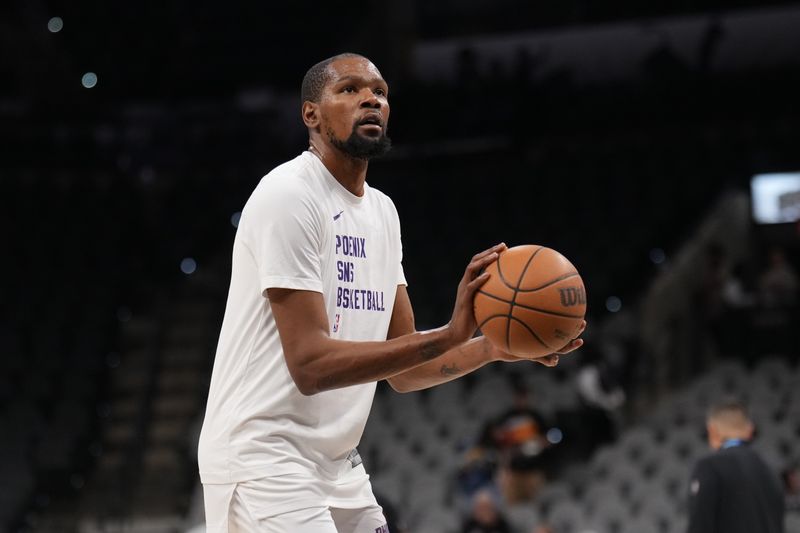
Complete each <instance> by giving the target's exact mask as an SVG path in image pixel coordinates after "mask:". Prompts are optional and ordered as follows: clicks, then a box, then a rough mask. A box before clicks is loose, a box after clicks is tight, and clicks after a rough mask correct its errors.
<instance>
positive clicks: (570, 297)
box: [558, 287, 586, 307]
mask: <svg viewBox="0 0 800 533" xmlns="http://www.w3.org/2000/svg"><path fill="white" fill-rule="evenodd" d="M558 292H559V293H560V294H561V305H563V306H564V307H572V306H573V305H586V291H585V290H584V289H583V287H565V288H563V289H558Z"/></svg>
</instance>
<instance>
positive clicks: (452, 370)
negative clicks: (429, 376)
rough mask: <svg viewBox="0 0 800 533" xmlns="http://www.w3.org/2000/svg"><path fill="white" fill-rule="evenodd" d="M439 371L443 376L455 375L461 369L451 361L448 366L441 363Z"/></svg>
mask: <svg viewBox="0 0 800 533" xmlns="http://www.w3.org/2000/svg"><path fill="white" fill-rule="evenodd" d="M440 372H441V374H442V375H443V376H457V375H458V374H460V373H461V369H460V368H458V366H456V364H455V363H453V364H452V365H450V366H447V365H442V368H441V370H440Z"/></svg>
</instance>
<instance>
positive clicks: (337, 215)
mask: <svg viewBox="0 0 800 533" xmlns="http://www.w3.org/2000/svg"><path fill="white" fill-rule="evenodd" d="M342 213H344V211H339V212H338V213H337V214H335V215H333V220H339V217H340V216H342Z"/></svg>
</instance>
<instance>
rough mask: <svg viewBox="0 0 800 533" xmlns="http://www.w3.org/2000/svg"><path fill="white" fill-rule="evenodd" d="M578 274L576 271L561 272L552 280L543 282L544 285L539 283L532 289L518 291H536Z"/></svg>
mask: <svg viewBox="0 0 800 533" xmlns="http://www.w3.org/2000/svg"><path fill="white" fill-rule="evenodd" d="M579 275H580V274H578V273H577V272H570V273H569V274H563V275H561V276H559V277H557V278H556V279H554V280H552V281H548V282H547V283H545V284H544V285H541V286H539V287H534V288H533V289H520V290H519V292H536V291H540V290H542V289H546V288H547V287H550V286H551V285H555V284H556V283H558V282H559V281H564V280H565V279H569V278H574V277H575V276H579Z"/></svg>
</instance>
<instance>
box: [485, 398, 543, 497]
mask: <svg viewBox="0 0 800 533" xmlns="http://www.w3.org/2000/svg"><path fill="white" fill-rule="evenodd" d="M547 429H548V425H547V422H546V421H545V418H544V416H543V415H542V414H541V413H540V412H539V411H538V410H536V409H535V408H534V407H533V405H532V404H531V399H530V395H529V393H528V389H527V388H526V386H525V384H523V383H516V384H515V385H514V397H513V406H512V407H511V408H510V409H509V410H507V411H506V412H505V413H503V414H502V415H500V417H498V418H497V419H496V420H495V421H494V423H493V429H492V433H493V440H494V445H495V447H496V448H497V450H498V457H499V472H498V478H499V486H500V490H501V492H502V494H503V499H504V500H505V503H506V505H509V506H513V505H516V504H520V503H525V502H530V501H532V500H533V498H534V496H535V494H536V492H537V491H538V489H539V488H540V487H541V486H542V485H543V484H544V479H545V463H546V458H547V451H548V448H549V445H550V444H549V443H548V441H547V438H546V433H547Z"/></svg>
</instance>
